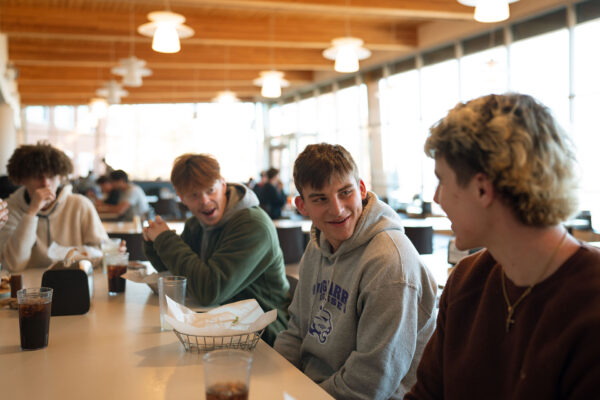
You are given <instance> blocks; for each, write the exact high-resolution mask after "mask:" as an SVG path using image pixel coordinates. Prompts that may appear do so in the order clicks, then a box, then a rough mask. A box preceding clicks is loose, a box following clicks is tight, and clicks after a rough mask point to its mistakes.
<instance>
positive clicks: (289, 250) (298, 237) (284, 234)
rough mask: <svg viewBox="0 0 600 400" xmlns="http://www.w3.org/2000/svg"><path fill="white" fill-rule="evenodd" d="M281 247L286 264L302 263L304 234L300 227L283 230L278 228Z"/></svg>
mask: <svg viewBox="0 0 600 400" xmlns="http://www.w3.org/2000/svg"><path fill="white" fill-rule="evenodd" d="M277 236H278V237H279V246H280V247H281V250H282V251H283V261H284V262H285V263H286V264H295V263H298V262H299V261H300V259H301V258H302V254H303V253H304V247H305V245H304V234H303V233H302V228H301V227H300V226H294V227H289V228H288V227H286V228H281V227H277Z"/></svg>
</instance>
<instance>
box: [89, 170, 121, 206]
mask: <svg viewBox="0 0 600 400" xmlns="http://www.w3.org/2000/svg"><path fill="white" fill-rule="evenodd" d="M96 185H98V187H99V188H100V192H101V193H102V198H101V199H98V198H95V197H96V194H95V193H89V194H88V197H91V198H94V199H95V200H96V201H98V200H99V202H100V203H104V204H112V205H114V204H119V197H120V196H119V190H117V189H115V188H114V187H113V184H112V182H111V181H110V178H109V177H108V176H106V175H102V176H101V177H99V178H98V179H96Z"/></svg>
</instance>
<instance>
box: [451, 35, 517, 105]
mask: <svg viewBox="0 0 600 400" xmlns="http://www.w3.org/2000/svg"><path fill="white" fill-rule="evenodd" d="M506 55H507V53H506V47H504V46H501V47H495V48H493V49H489V50H485V51H481V52H479V53H474V54H470V55H468V56H465V57H462V58H461V59H460V82H461V97H462V101H468V100H471V99H474V98H477V97H480V96H484V95H486V94H491V93H496V94H502V93H505V92H506V91H507V89H508V79H507V78H508V76H507V71H506V68H507V65H506V62H507V60H506Z"/></svg>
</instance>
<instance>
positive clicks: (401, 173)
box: [379, 70, 423, 202]
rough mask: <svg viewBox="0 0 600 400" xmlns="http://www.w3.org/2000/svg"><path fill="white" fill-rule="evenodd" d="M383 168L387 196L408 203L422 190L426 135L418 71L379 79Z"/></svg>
mask: <svg viewBox="0 0 600 400" xmlns="http://www.w3.org/2000/svg"><path fill="white" fill-rule="evenodd" d="M379 93H380V99H381V106H380V107H381V120H382V122H383V123H382V126H381V131H382V132H381V133H382V135H381V136H382V146H381V147H382V149H383V168H384V171H385V174H386V175H387V182H388V193H387V195H388V197H390V198H393V199H395V200H398V201H402V202H409V201H411V200H412V198H413V196H414V195H415V194H420V193H421V183H422V174H421V162H422V158H423V157H422V150H421V151H419V147H421V148H422V147H423V146H422V144H423V134H422V130H421V110H420V107H419V98H420V92H419V71H417V70H411V71H408V72H404V73H399V74H396V75H392V76H390V77H389V78H387V79H382V80H381V81H380V82H379Z"/></svg>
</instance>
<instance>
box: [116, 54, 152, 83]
mask: <svg viewBox="0 0 600 400" xmlns="http://www.w3.org/2000/svg"><path fill="white" fill-rule="evenodd" d="M119 64H120V66H118V67H114V68H113V69H111V71H112V73H113V74H115V75H120V76H122V77H123V85H125V86H131V87H140V86H142V77H144V76H150V75H152V71H151V70H150V69H148V68H144V66H145V65H146V61H144V60H140V59H139V58H137V57H134V56H131V57H128V58H121V59H120V60H119Z"/></svg>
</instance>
